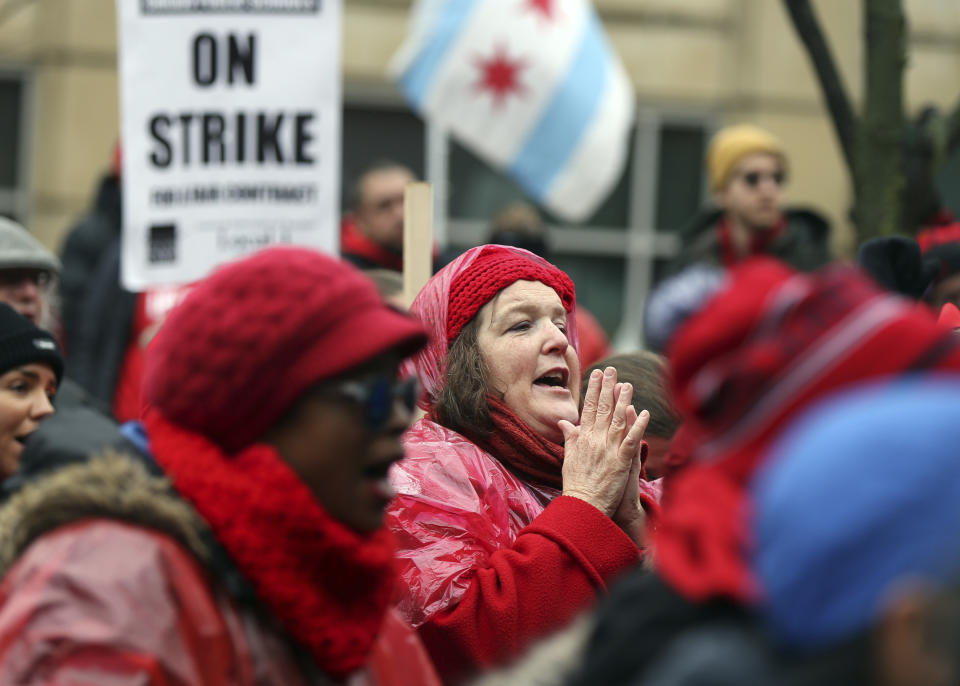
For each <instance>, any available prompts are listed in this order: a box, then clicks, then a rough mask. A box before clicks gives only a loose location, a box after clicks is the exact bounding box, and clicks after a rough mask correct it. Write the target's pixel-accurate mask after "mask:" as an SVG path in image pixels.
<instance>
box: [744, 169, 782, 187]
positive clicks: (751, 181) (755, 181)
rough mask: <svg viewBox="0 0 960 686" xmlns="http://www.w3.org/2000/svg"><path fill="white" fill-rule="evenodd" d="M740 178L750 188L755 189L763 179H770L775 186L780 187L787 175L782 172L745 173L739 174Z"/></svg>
mask: <svg viewBox="0 0 960 686" xmlns="http://www.w3.org/2000/svg"><path fill="white" fill-rule="evenodd" d="M740 178H741V179H743V182H744V183H745V184H747V185H748V186H749V187H750V188H756V187H757V186H759V185H760V182H761V181H763V180H764V179H770V180H771V181H773V183H774V184H775V185H777V186H782V185H783V184H784V182H785V181H786V180H787V175H786V174H785V173H784V172H782V171H775V172H755V171H753V172H747V173H746V174H741V175H740Z"/></svg>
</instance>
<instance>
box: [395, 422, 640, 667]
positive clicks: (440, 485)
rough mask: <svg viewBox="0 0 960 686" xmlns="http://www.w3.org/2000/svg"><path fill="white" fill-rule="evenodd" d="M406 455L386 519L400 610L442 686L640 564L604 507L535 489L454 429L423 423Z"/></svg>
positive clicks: (555, 624)
mask: <svg viewBox="0 0 960 686" xmlns="http://www.w3.org/2000/svg"><path fill="white" fill-rule="evenodd" d="M405 447H406V458H405V459H404V460H403V461H401V462H400V463H398V464H397V465H396V466H395V467H394V469H393V471H392V473H391V482H392V484H393V486H394V488H395V490H396V491H397V493H398V496H397V498H396V499H395V500H394V502H393V504H392V505H391V507H390V509H389V510H388V511H387V524H388V526H389V527H390V528H391V530H392V531H393V532H394V535H395V537H396V539H397V547H398V553H397V555H398V564H399V568H400V576H401V582H402V583H401V588H400V591H399V594H398V607H399V609H400V610H401V612H402V613H403V614H404V616H405V618H406V619H407V620H408V621H410V622H411V623H412V624H413V625H414V626H418V627H419V632H420V636H421V638H422V639H423V641H424V643H425V644H426V646H427V649H428V650H429V652H430V655H431V657H432V658H433V660H434V663H435V665H436V667H437V669H438V671H439V672H440V674H441V676H442V677H443V678H444V679H445V680H456V679H457V678H458V677H461V676H464V675H466V674H469V673H470V672H472V671H476V670H479V669H481V668H485V667H488V666H491V665H495V664H498V663H502V662H503V661H505V660H508V659H510V658H512V657H515V656H517V655H519V654H520V653H521V652H522V651H523V650H524V649H525V648H527V647H528V646H529V645H530V643H531V642H533V641H534V640H535V639H537V638H540V637H543V636H545V635H547V634H549V633H551V632H552V631H554V630H556V629H557V628H559V627H561V626H563V625H564V624H566V623H567V622H568V621H569V620H570V619H571V618H573V617H574V616H575V615H577V614H578V613H580V612H581V611H583V610H584V609H586V608H587V607H589V605H590V604H591V603H592V602H593V601H594V600H595V599H596V598H597V596H598V594H599V593H601V592H603V591H605V590H606V588H607V585H608V583H609V582H610V581H611V580H612V579H614V578H615V577H616V576H618V575H619V574H620V573H621V572H623V571H624V570H626V569H628V568H630V567H632V566H634V565H635V564H637V562H638V560H639V559H640V555H639V551H638V550H637V547H636V546H635V545H634V543H633V542H632V541H631V540H630V538H629V537H628V536H627V535H626V534H625V533H623V531H621V530H620V528H619V527H618V526H617V525H616V524H614V523H613V522H612V521H611V520H610V519H609V518H608V517H606V516H605V515H604V514H603V513H602V512H600V511H599V510H598V509H596V508H595V507H593V506H592V505H588V504H587V503H585V502H583V501H582V500H578V499H576V498H570V497H564V496H560V497H556V496H558V495H559V494H558V493H557V492H555V491H552V492H546V491H540V492H536V491H534V490H533V488H532V487H530V486H528V485H525V484H524V483H522V482H521V481H520V480H519V479H517V477H515V476H514V475H513V474H511V473H510V472H509V471H508V470H507V469H506V468H505V467H504V466H503V465H502V464H501V463H500V462H498V461H497V460H496V459H494V458H493V457H492V456H490V455H489V454H487V453H485V452H483V451H482V450H480V448H478V447H477V446H476V445H474V444H473V443H472V442H470V441H468V440H467V439H466V438H464V437H463V436H461V435H460V434H457V433H456V432H453V431H450V430H449V429H446V428H444V427H442V426H439V425H438V424H435V423H434V422H431V421H430V420H428V419H422V420H420V421H419V422H418V423H417V424H415V425H414V426H413V428H411V429H410V431H408V432H407V435H406V437H405Z"/></svg>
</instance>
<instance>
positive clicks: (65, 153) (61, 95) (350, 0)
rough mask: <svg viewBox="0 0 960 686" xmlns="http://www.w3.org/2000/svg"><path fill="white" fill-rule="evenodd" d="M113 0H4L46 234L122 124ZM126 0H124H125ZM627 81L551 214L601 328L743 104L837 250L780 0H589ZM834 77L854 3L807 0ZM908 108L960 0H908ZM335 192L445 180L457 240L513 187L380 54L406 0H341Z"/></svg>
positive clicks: (28, 206)
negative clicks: (624, 123) (416, 100)
mask: <svg viewBox="0 0 960 686" xmlns="http://www.w3.org/2000/svg"><path fill="white" fill-rule="evenodd" d="M114 1H115V0H0V214H8V215H13V216H15V217H17V218H18V219H20V220H21V221H22V222H23V223H25V224H26V225H27V226H29V227H30V229H31V230H32V231H33V232H34V233H35V234H36V235H37V236H38V237H39V238H40V240H41V241H43V242H44V243H45V244H47V245H48V246H50V247H51V248H54V249H56V248H57V247H58V246H59V244H60V241H61V239H62V236H63V233H64V232H65V231H66V229H67V228H68V227H69V226H70V225H71V223H72V222H73V221H74V220H75V219H76V218H77V217H78V216H80V215H81V214H82V213H83V212H84V210H85V209H86V207H87V206H88V205H89V203H90V201H91V196H92V194H93V192H94V190H95V186H96V182H97V179H98V178H99V176H100V174H101V173H103V172H104V171H105V170H106V169H107V167H108V166H109V161H110V151H111V148H112V146H113V145H114V142H115V140H116V137H117V131H118V93H117V73H116V44H117V41H116V25H115V10H114ZM129 1H134V0H129ZM595 4H596V6H597V8H598V9H599V11H600V14H601V17H602V19H603V21H604V24H605V26H606V29H607V31H608V33H609V35H610V37H611V39H612V41H613V42H614V44H615V46H616V48H617V50H618V52H619V53H620V56H621V58H622V59H623V61H624V63H625V65H626V67H627V70H628V71H629V73H630V75H631V77H632V78H633V80H634V82H635V84H636V88H637V93H638V112H639V116H638V119H637V123H636V128H635V131H634V134H633V136H632V143H631V145H632V147H631V151H630V158H629V162H628V166H627V169H626V172H625V173H624V175H623V177H622V178H621V180H620V182H619V184H618V186H617V188H616V189H615V191H614V192H613V194H612V195H611V196H610V198H608V200H607V201H606V202H605V203H604V205H603V206H602V207H601V208H600V209H599V210H598V211H597V212H596V214H595V215H594V216H593V217H591V218H590V219H589V220H587V221H586V222H584V223H583V224H582V225H561V224H559V223H558V222H557V221H556V219H555V218H553V217H550V216H549V215H548V216H547V220H548V222H549V223H550V225H551V242H552V248H553V254H554V257H555V260H556V262H557V263H558V264H559V265H560V266H561V267H563V268H564V269H566V270H567V271H569V272H570V274H571V275H572V276H573V277H574V279H575V281H576V283H577V288H578V295H579V297H580V299H581V301H582V302H584V303H585V304H586V305H587V306H588V307H589V308H590V309H591V310H592V311H593V312H594V314H595V315H596V316H597V318H598V319H599V320H600V322H601V323H602V324H603V326H604V327H605V328H606V329H607V331H608V332H610V333H611V334H614V333H616V331H617V330H618V327H619V326H620V325H621V323H624V325H626V326H628V327H632V326H634V325H635V322H629V321H628V320H629V319H630V312H631V307H630V305H631V303H630V302H628V301H626V300H625V299H626V298H627V294H632V295H631V298H637V297H642V294H643V292H644V290H645V289H646V288H647V287H648V286H649V284H650V283H651V282H652V280H653V279H655V278H656V276H657V274H658V270H659V269H661V268H662V266H663V264H664V263H666V261H668V260H669V258H670V257H671V256H673V255H674V254H675V252H676V250H677V240H676V231H677V230H678V229H679V228H680V227H682V226H683V225H684V224H685V223H687V222H688V221H689V220H690V218H691V217H692V216H693V215H694V214H695V212H696V211H697V209H698V207H699V206H700V205H701V203H702V202H703V201H704V200H705V199H706V190H705V183H704V174H703V151H704V146H705V144H706V142H707V140H708V139H709V136H710V134H711V133H712V131H713V130H715V129H716V128H718V127H720V126H722V125H724V124H727V123H732V122H739V121H751V122H753V123H756V124H758V125H760V126H762V127H765V128H767V129H769V130H770V131H772V132H774V133H775V134H777V135H778V136H779V137H781V138H782V140H783V141H784V143H785V145H786V147H787V150H788V154H789V158H790V160H791V182H790V185H789V187H788V201H789V202H790V203H791V204H802V205H810V206H812V207H814V208H816V209H818V210H820V211H821V212H823V213H824V214H825V215H826V216H827V217H829V219H830V220H831V222H832V224H833V226H834V229H835V231H834V244H835V248H836V250H837V251H838V253H839V254H850V253H851V251H852V247H853V246H852V234H851V231H850V227H849V223H848V221H847V219H846V215H847V210H848V207H849V198H850V189H849V182H848V176H847V172H846V169H845V167H844V165H843V162H842V160H841V157H840V153H839V149H838V146H837V144H836V141H835V139H834V134H833V130H832V128H831V126H830V122H829V120H828V116H827V113H826V110H825V108H824V106H823V104H822V100H821V96H820V90H819V86H818V84H817V82H816V80H815V77H814V74H813V72H812V70H811V68H810V66H809V62H808V59H807V57H806V54H805V53H804V52H803V50H802V47H801V45H800V43H799V42H798V40H797V38H796V36H795V34H794V32H793V29H792V28H791V27H790V25H789V22H788V18H787V15H786V13H785V12H784V9H783V7H782V5H781V2H779V1H778V0H596V3H595ZM814 4H815V6H816V9H817V11H818V13H819V16H820V19H821V21H822V23H823V25H824V27H825V30H826V33H827V36H828V39H829V41H830V43H831V47H832V49H833V51H834V54H835V56H836V59H837V61H838V63H839V66H840V69H841V72H842V74H843V77H844V79H845V81H846V83H847V85H848V87H849V89H850V92H851V93H852V94H853V96H854V98H855V99H857V98H858V97H859V91H860V90H861V88H860V84H861V69H862V39H861V36H862V26H861V3H860V2H855V1H853V0H843V1H840V2H838V1H837V0H816V2H815V3H814ZM904 5H905V10H906V13H907V16H908V18H909V22H910V45H909V66H908V69H907V72H906V76H905V89H906V97H907V104H908V110H909V112H910V113H912V112H913V111H914V110H916V109H917V108H918V107H920V106H921V105H923V104H926V103H933V104H936V105H939V106H941V107H944V108H949V107H950V106H951V105H952V104H953V103H955V102H956V101H957V99H958V97H960V2H957V0H905V3H904ZM345 6H346V7H345V25H344V31H345V35H344V65H343V68H344V94H345V106H344V110H345V111H344V127H343V173H344V177H343V178H344V201H346V198H347V191H348V188H349V183H350V180H351V179H352V178H353V177H354V176H355V175H356V173H357V172H358V170H360V169H361V168H362V167H364V166H365V165H367V164H369V163H370V162H372V161H374V160H377V159H380V158H392V159H396V160H399V161H401V162H403V163H405V164H407V165H409V166H410V167H411V168H412V169H414V170H415V171H416V172H417V173H419V174H421V175H423V176H425V177H428V178H430V179H431V180H433V181H435V182H438V189H439V190H440V192H441V194H440V196H439V200H438V201H439V202H441V203H445V206H446V214H447V216H448V222H447V223H446V225H445V226H442V227H441V230H442V234H441V235H442V236H445V239H446V242H448V243H449V244H451V245H453V246H463V247H468V246H470V245H474V244H476V243H478V242H481V241H482V240H483V239H484V237H485V236H486V234H487V231H488V222H489V220H490V218H491V217H492V216H493V215H494V214H495V213H496V212H497V211H498V210H499V209H500V208H501V207H502V206H503V205H505V204H506V203H508V202H510V201H513V200H516V199H519V198H521V197H522V193H521V192H520V191H519V190H518V188H517V187H516V186H515V185H514V184H513V183H512V182H510V181H509V180H508V179H506V178H505V177H504V176H502V175H501V174H499V173H497V172H495V171H493V170H492V169H490V168H489V167H488V166H487V165H486V164H484V163H483V162H481V161H480V160H478V159H477V158H476V157H475V156H473V155H472V154H470V153H469V152H467V151H466V150H464V149H463V148H462V147H460V146H459V145H458V144H457V143H455V142H453V141H451V140H449V139H448V138H447V137H446V136H445V135H444V132H442V131H438V130H435V129H434V128H433V127H430V126H427V125H425V124H424V122H423V121H422V120H421V119H419V118H418V117H417V116H416V115H414V114H413V113H411V112H410V110H409V109H408V108H407V107H406V106H405V105H404V103H403V101H402V99H401V98H400V96H399V94H398V91H397V90H396V88H395V87H394V86H392V85H391V84H390V83H389V81H388V80H387V77H386V66H387V63H388V61H389V59H390V57H391V55H392V54H393V52H394V50H395V49H396V48H397V46H398V45H399V44H400V42H401V40H402V38H403V34H404V31H405V28H406V20H407V12H408V10H409V7H410V2H409V0H345Z"/></svg>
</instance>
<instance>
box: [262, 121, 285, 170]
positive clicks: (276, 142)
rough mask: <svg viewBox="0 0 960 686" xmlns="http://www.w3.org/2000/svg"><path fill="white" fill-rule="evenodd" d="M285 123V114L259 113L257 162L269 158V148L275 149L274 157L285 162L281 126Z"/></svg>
mask: <svg viewBox="0 0 960 686" xmlns="http://www.w3.org/2000/svg"><path fill="white" fill-rule="evenodd" d="M282 124H283V114H278V115H276V116H273V117H271V116H270V115H269V114H266V113H263V114H258V115H257V162H265V161H266V160H267V150H270V149H272V150H273V159H274V160H276V161H277V162H280V163H281V164H282V163H283V152H281V150H280V126H281V125H282Z"/></svg>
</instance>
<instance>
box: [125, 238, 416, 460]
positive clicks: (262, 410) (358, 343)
mask: <svg viewBox="0 0 960 686" xmlns="http://www.w3.org/2000/svg"><path fill="white" fill-rule="evenodd" d="M425 342H426V333H425V332H424V330H423V328H422V327H421V326H420V324H419V323H418V322H417V321H416V320H414V319H413V318H412V317H409V316H407V315H406V314H404V313H401V312H399V311H397V310H394V309H393V308H391V307H390V306H389V305H387V304H386V303H384V302H383V299H382V298H381V297H380V295H379V294H378V293H377V290H376V287H375V286H374V285H373V282H372V281H370V280H369V279H368V278H366V277H365V276H363V275H362V274H361V273H360V272H359V271H357V270H356V269H354V268H353V267H351V266H350V265H348V264H346V263H345V262H342V261H340V260H338V259H336V258H333V257H330V256H327V255H324V254H321V253H319V252H316V251H314V250H309V249H306V248H292V247H278V248H271V249H268V250H264V251H261V252H259V253H257V254H255V255H253V256H252V257H248V258H245V259H242V260H239V261H237V262H233V263H231V264H228V265H226V266H224V267H222V268H220V269H219V270H217V271H216V272H214V273H213V274H212V275H211V276H210V277H209V278H207V279H205V280H204V281H202V282H200V283H199V284H198V285H197V286H196V287H194V288H193V290H191V291H190V293H189V295H188V296H187V297H186V298H185V299H184V301H183V302H182V303H181V304H180V305H179V306H177V307H176V308H175V309H174V310H173V311H172V312H171V313H170V314H169V316H168V317H167V319H166V321H165V323H164V325H163V327H162V328H161V329H160V332H159V333H158V334H157V335H156V337H155V338H154V340H153V342H152V343H151V345H150V347H149V349H148V351H147V359H146V369H145V372H144V394H145V397H146V399H147V401H148V402H150V403H151V404H152V405H153V406H155V407H156V408H157V409H159V410H160V411H161V412H162V413H163V414H164V416H166V417H167V419H169V420H171V421H173V422H174V423H176V424H178V425H180V426H182V427H184V428H186V429H190V430H192V431H195V432H197V433H200V434H202V435H204V436H206V437H208V438H210V439H211V440H213V441H214V442H215V443H217V444H219V445H220V446H221V447H222V448H224V449H226V450H227V451H228V452H235V451H237V450H239V449H241V448H243V447H245V446H247V445H249V444H251V443H253V442H255V441H256V440H257V439H258V438H259V437H260V436H262V435H263V433H264V432H265V431H266V430H267V429H268V428H269V427H270V426H272V425H273V424H274V423H275V422H276V421H277V420H278V419H279V418H280V417H281V415H283V413H284V412H285V411H286V410H287V409H288V408H289V407H290V406H291V405H292V404H293V402H294V401H295V400H296V399H297V398H298V397H299V396H300V395H301V394H302V393H303V392H304V391H306V390H307V389H309V388H310V387H311V386H313V385H314V384H316V383H317V382H318V381H322V380H324V379H328V378H332V377H335V376H338V375H340V374H342V373H344V372H347V371H349V370H350V369H352V368H355V367H358V366H360V365H362V364H364V363H366V362H368V361H370V360H372V359H373V358H375V357H377V356H378V355H380V354H382V353H384V352H387V351H389V350H397V351H398V352H399V353H400V354H402V355H407V354H412V353H413V352H415V351H416V350H418V349H419V348H420V347H421V346H422V345H423V344H424V343H425Z"/></svg>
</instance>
